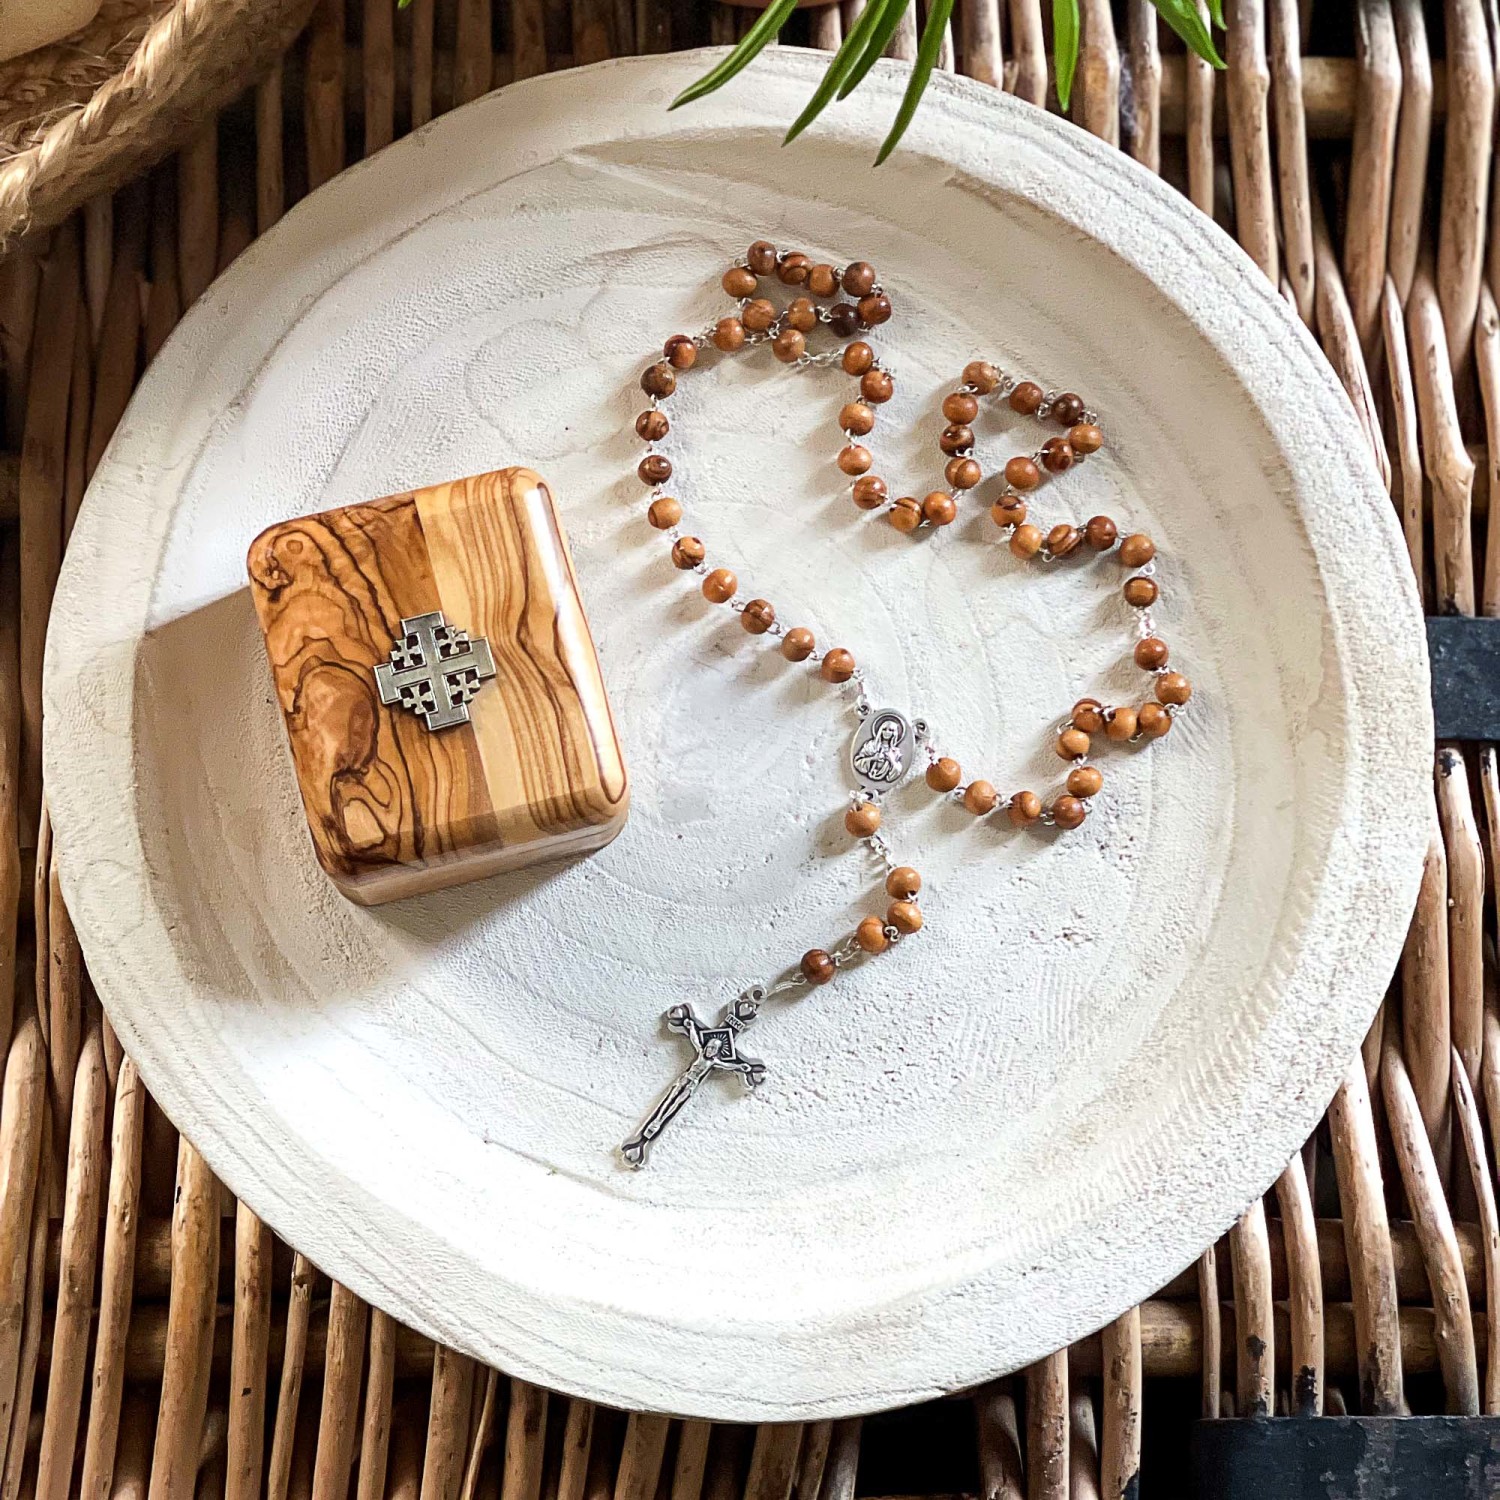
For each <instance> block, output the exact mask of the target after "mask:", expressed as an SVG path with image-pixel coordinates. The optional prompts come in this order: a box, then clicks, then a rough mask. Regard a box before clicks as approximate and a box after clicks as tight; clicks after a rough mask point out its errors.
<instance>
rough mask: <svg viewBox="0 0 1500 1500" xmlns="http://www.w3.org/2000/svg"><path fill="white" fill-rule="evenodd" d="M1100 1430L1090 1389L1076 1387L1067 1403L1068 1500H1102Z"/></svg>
mask: <svg viewBox="0 0 1500 1500" xmlns="http://www.w3.org/2000/svg"><path fill="white" fill-rule="evenodd" d="M1103 1493H1104V1491H1103V1488H1102V1486H1101V1483H1100V1477H1099V1429H1098V1423H1097V1421H1096V1418H1095V1414H1094V1400H1093V1397H1092V1396H1091V1395H1090V1394H1089V1392H1088V1390H1087V1388H1084V1389H1083V1390H1079V1389H1078V1388H1077V1387H1076V1386H1075V1387H1074V1388H1073V1392H1072V1395H1071V1396H1070V1397H1069V1400H1068V1496H1069V1500H1100V1496H1101V1495H1102V1494H1103Z"/></svg>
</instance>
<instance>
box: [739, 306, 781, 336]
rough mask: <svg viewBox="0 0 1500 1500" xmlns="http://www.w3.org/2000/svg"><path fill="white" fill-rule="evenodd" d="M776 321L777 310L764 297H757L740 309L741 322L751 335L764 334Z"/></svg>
mask: <svg viewBox="0 0 1500 1500" xmlns="http://www.w3.org/2000/svg"><path fill="white" fill-rule="evenodd" d="M775 321H776V309H775V308H774V307H772V306H771V304H770V303H769V302H767V301H766V299H765V298H764V297H757V298H756V299H755V300H754V301H753V302H747V303H746V304H745V305H744V306H743V307H742V308H741V309H740V322H741V323H743V324H744V325H745V327H746V328H748V329H749V330H750V332H751V333H764V332H765V331H766V329H768V328H769V327H770V326H771V324H772V323H774V322H775Z"/></svg>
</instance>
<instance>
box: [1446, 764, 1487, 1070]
mask: <svg viewBox="0 0 1500 1500" xmlns="http://www.w3.org/2000/svg"><path fill="white" fill-rule="evenodd" d="M1437 807H1438V820H1439V823H1440V825H1441V827H1442V830H1443V843H1444V845H1445V846H1446V848H1447V851H1448V973H1449V1006H1448V1011H1449V1015H1450V1016H1451V1018H1452V1020H1451V1023H1450V1024H1451V1028H1452V1036H1453V1050H1454V1051H1455V1052H1456V1053H1457V1054H1458V1055H1459V1056H1460V1057H1461V1058H1463V1060H1464V1072H1465V1073H1466V1074H1467V1075H1468V1079H1469V1083H1470V1086H1471V1087H1474V1088H1477V1087H1478V1086H1479V1062H1480V1058H1481V1056H1482V1055H1483V1052H1484V848H1483V846H1482V845H1481V843H1480V839H1479V820H1478V818H1477V817H1476V816H1475V813H1474V799H1473V796H1472V795H1471V793H1470V791H1469V771H1468V765H1467V763H1466V761H1465V758H1464V754H1463V752H1462V751H1461V750H1459V749H1458V748H1456V747H1453V746H1444V747H1443V748H1442V749H1440V750H1439V751H1438V756H1437Z"/></svg>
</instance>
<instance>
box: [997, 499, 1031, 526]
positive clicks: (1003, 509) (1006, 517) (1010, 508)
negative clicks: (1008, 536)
mask: <svg viewBox="0 0 1500 1500" xmlns="http://www.w3.org/2000/svg"><path fill="white" fill-rule="evenodd" d="M1025 519H1026V502H1025V501H1024V500H1018V499H1017V498H1016V497H1015V496H1014V495H1002V496H1001V497H1000V498H999V499H998V500H997V501H995V503H994V504H993V505H992V506H990V520H992V521H993V522H994V523H995V525H996V526H1019V525H1020V524H1021V522H1022V521H1024V520H1025Z"/></svg>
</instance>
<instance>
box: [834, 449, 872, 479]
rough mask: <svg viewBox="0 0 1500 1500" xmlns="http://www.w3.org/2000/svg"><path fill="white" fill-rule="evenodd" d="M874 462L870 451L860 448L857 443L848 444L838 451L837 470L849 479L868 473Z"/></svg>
mask: <svg viewBox="0 0 1500 1500" xmlns="http://www.w3.org/2000/svg"><path fill="white" fill-rule="evenodd" d="M874 462H875V460H874V459H873V458H871V456H870V450H869V449H868V448H862V447H860V445H859V444H858V443H850V444H849V446H848V447H847V448H840V449H839V468H840V469H842V470H843V471H844V473H846V474H848V475H850V476H851V477H852V476H854V475H858V474H865V473H868V472H869V468H870V465H871V464H872V463H874Z"/></svg>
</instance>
